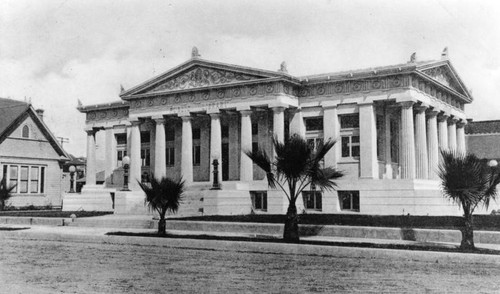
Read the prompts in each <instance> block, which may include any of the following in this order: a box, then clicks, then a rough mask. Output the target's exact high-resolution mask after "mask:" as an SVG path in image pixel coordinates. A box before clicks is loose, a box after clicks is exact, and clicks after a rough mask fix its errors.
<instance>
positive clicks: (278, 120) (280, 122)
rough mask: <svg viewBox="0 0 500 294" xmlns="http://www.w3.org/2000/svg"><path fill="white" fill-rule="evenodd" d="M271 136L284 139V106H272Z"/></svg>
mask: <svg viewBox="0 0 500 294" xmlns="http://www.w3.org/2000/svg"><path fill="white" fill-rule="evenodd" d="M272 109H273V136H275V137H277V138H278V141H280V142H284V141H285V108H284V107H273V108H272Z"/></svg>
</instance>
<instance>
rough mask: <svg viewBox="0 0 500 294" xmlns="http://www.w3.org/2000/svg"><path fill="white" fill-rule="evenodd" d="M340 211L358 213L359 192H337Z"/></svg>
mask: <svg viewBox="0 0 500 294" xmlns="http://www.w3.org/2000/svg"><path fill="white" fill-rule="evenodd" d="M338 194H339V203H340V210H348V211H359V191H338Z"/></svg>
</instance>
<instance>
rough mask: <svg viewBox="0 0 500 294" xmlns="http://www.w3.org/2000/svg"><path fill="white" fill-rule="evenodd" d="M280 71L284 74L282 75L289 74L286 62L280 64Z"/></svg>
mask: <svg viewBox="0 0 500 294" xmlns="http://www.w3.org/2000/svg"><path fill="white" fill-rule="evenodd" d="M278 71H279V72H282V73H288V69H287V66H286V61H283V62H282V63H281V64H280V69H279V70H278Z"/></svg>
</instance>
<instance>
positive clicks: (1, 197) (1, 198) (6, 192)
mask: <svg viewBox="0 0 500 294" xmlns="http://www.w3.org/2000/svg"><path fill="white" fill-rule="evenodd" d="M16 186H17V185H12V186H10V187H8V186H7V181H6V180H5V178H3V179H2V180H1V181H0V210H4V209H5V202H6V201H7V200H9V198H10V197H12V190H14V189H15V188H16Z"/></svg>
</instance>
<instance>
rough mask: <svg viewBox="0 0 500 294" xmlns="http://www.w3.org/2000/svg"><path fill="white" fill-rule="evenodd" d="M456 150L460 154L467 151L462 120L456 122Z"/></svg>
mask: <svg viewBox="0 0 500 294" xmlns="http://www.w3.org/2000/svg"><path fill="white" fill-rule="evenodd" d="M457 151H458V152H460V153H462V154H465V152H467V148H466V147H465V122H464V121H463V120H460V122H458V123H457Z"/></svg>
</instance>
